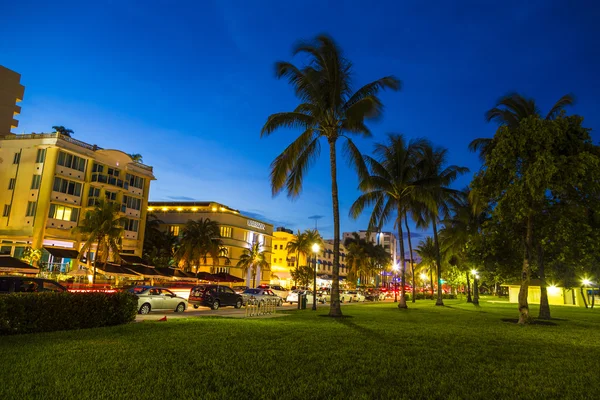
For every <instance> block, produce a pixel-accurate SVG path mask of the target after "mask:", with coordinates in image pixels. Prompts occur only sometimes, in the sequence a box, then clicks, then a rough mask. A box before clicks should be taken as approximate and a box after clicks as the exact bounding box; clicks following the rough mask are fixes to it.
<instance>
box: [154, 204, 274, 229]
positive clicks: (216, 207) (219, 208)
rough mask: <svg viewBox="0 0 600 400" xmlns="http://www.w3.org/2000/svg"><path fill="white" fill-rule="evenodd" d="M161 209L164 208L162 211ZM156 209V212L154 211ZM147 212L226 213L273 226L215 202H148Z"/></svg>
mask: <svg viewBox="0 0 600 400" xmlns="http://www.w3.org/2000/svg"><path fill="white" fill-rule="evenodd" d="M163 208H166V210H164V209H163ZM195 208H207V209H208V208H210V210H198V209H195ZM155 209H156V210H155ZM148 211H150V212H152V211H158V212H160V211H163V212H168V211H171V212H228V213H231V214H237V215H240V216H242V217H244V218H248V219H250V220H254V221H259V222H261V223H263V224H265V225H269V226H271V227H272V226H273V224H271V223H269V222H266V221H262V220H260V219H258V218H254V217H251V216H248V215H244V214H242V213H241V212H240V211H239V210H236V209H234V208H231V207H228V206H226V205H224V204H221V203H218V202H216V201H149V202H148Z"/></svg>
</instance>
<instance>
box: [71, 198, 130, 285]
mask: <svg viewBox="0 0 600 400" xmlns="http://www.w3.org/2000/svg"><path fill="white" fill-rule="evenodd" d="M120 211H121V205H120V204H118V203H116V202H112V201H106V200H104V199H99V200H98V201H96V204H95V205H94V208H93V209H92V210H89V211H87V212H86V213H85V216H84V218H83V220H81V222H80V223H79V226H77V227H75V228H74V231H75V232H77V233H81V234H82V235H84V236H85V237H87V240H86V241H85V243H84V244H83V246H82V247H81V250H80V252H79V257H80V258H81V257H82V256H83V255H84V254H85V253H86V252H89V250H90V249H91V248H92V246H93V245H94V244H96V255H95V257H94V277H93V280H92V282H93V283H96V273H97V266H98V261H99V260H102V261H103V262H104V267H105V268H106V262H107V261H108V258H109V255H110V254H112V256H113V259H114V260H115V261H117V260H118V259H119V250H120V249H121V240H122V237H123V227H124V226H125V223H126V222H127V218H126V217H123V216H121V214H120Z"/></svg>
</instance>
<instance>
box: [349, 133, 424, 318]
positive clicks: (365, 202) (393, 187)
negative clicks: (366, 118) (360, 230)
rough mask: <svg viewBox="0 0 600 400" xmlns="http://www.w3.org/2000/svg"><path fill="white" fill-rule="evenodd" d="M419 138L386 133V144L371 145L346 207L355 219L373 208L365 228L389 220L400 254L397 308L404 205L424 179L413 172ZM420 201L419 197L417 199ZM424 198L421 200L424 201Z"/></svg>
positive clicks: (378, 227) (403, 297)
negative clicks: (357, 192) (364, 171)
mask: <svg viewBox="0 0 600 400" xmlns="http://www.w3.org/2000/svg"><path fill="white" fill-rule="evenodd" d="M424 144H425V141H423V140H411V141H409V142H407V141H406V140H405V139H404V136H402V135H393V134H390V135H388V141H387V143H384V144H381V143H377V144H375V150H374V152H373V153H374V155H375V158H373V157H370V156H367V155H365V156H363V157H364V160H365V163H366V165H367V166H368V169H369V171H370V173H369V175H366V176H364V177H363V179H362V180H361V182H360V184H359V188H360V190H361V191H362V192H363V194H361V195H360V196H359V197H358V199H356V201H355V202H354V204H352V207H351V208H350V216H351V217H352V218H354V219H356V218H358V217H359V216H360V215H361V214H362V212H363V211H364V210H365V208H367V207H373V211H372V212H371V217H370V219H369V230H374V231H377V232H378V231H380V230H381V229H382V227H383V226H384V225H385V224H386V223H388V222H389V221H390V220H393V221H394V227H395V228H397V229H398V238H399V241H400V255H401V257H402V264H401V265H402V283H401V285H402V288H401V291H402V294H401V296H400V302H399V303H398V307H399V308H407V305H406V293H405V292H406V290H405V285H406V262H405V258H406V257H405V252H404V235H403V229H402V222H403V219H404V217H405V215H406V212H407V205H408V204H409V203H410V202H411V201H414V200H415V199H417V198H418V196H419V194H420V193H423V191H422V190H419V188H420V186H421V185H423V184H424V183H425V182H424V181H422V180H421V179H419V177H418V175H417V171H418V170H419V168H420V166H421V160H420V159H419V154H420V148H421V147H422V146H423V145H424ZM419 200H421V199H419ZM425 200H426V199H423V201H425Z"/></svg>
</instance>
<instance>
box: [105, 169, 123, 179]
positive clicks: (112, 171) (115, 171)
mask: <svg viewBox="0 0 600 400" xmlns="http://www.w3.org/2000/svg"><path fill="white" fill-rule="evenodd" d="M107 173H108V174H109V175H111V176H114V177H117V178H118V177H119V175H120V174H121V171H120V170H118V169H116V168H109V169H108V171H107Z"/></svg>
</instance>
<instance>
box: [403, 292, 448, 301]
mask: <svg viewBox="0 0 600 400" xmlns="http://www.w3.org/2000/svg"><path fill="white" fill-rule="evenodd" d="M411 295H412V294H411V293H410V292H406V300H411ZM415 299H417V300H431V292H428V293H426V294H425V295H423V293H417V294H416V296H415ZM435 299H437V292H436V293H434V294H433V300H435ZM442 299H456V295H455V294H449V293H442Z"/></svg>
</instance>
